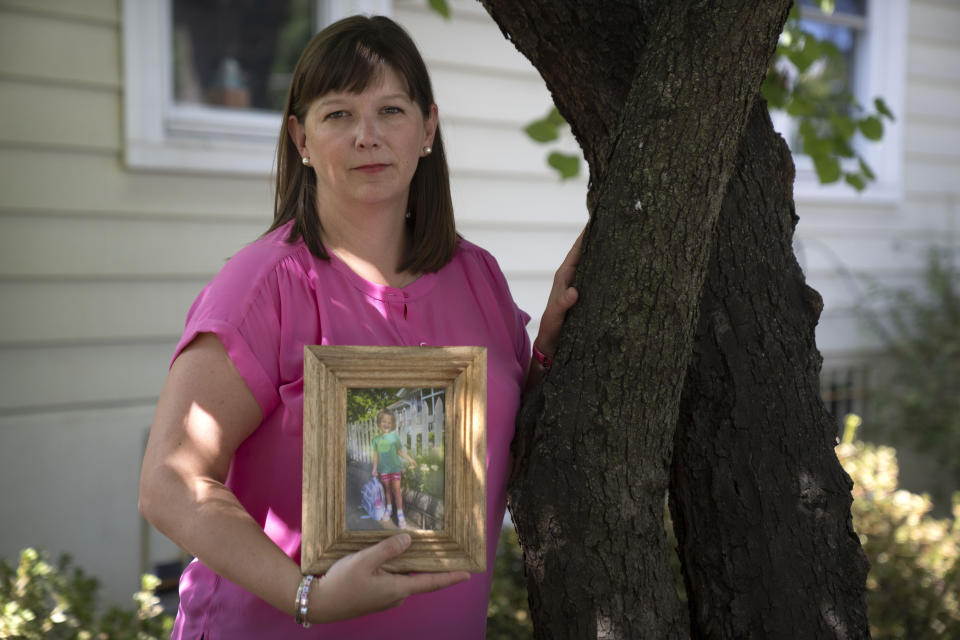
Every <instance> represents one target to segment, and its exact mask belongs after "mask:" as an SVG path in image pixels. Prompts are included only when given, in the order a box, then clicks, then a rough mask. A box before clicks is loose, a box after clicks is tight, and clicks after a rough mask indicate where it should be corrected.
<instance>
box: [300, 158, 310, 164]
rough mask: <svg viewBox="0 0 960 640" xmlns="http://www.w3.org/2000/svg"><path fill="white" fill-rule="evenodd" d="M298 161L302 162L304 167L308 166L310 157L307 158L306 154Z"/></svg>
mask: <svg viewBox="0 0 960 640" xmlns="http://www.w3.org/2000/svg"><path fill="white" fill-rule="evenodd" d="M300 161H301V162H302V163H303V166H305V167H309V166H310V158H308V157H307V156H303V157H302V158H300Z"/></svg>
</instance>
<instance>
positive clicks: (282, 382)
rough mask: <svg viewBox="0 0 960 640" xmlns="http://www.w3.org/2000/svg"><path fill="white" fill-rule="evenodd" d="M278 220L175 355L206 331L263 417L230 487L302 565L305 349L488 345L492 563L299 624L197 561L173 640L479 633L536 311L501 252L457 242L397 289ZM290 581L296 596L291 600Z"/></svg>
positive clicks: (194, 319) (197, 309)
mask: <svg viewBox="0 0 960 640" xmlns="http://www.w3.org/2000/svg"><path fill="white" fill-rule="evenodd" d="M289 229H290V227H289V225H286V226H283V227H281V228H279V229H277V230H275V231H273V232H271V233H269V234H267V235H265V236H264V237H262V238H260V239H259V240H257V241H255V242H253V243H252V244H250V245H248V246H247V247H245V248H243V249H242V250H240V251H239V252H238V253H237V254H236V255H235V256H233V257H232V258H231V259H230V260H229V261H228V262H227V264H226V265H225V266H224V267H223V269H222V270H221V271H220V273H219V274H217V276H216V277H215V278H214V279H213V280H212V281H211V282H210V283H209V284H208V285H207V286H206V288H204V290H203V291H202V292H201V293H200V295H199V296H198V297H197V299H196V301H195V302H194V304H193V306H192V307H191V309H190V312H189V314H188V316H187V323H186V329H185V331H184V333H183V337H182V338H181V339H180V342H179V344H178V345H177V349H176V352H175V354H174V358H176V356H177V355H178V354H179V353H180V352H181V350H183V348H184V347H186V346H187V345H188V344H189V343H190V342H191V341H192V340H193V339H194V338H195V337H196V336H197V334H198V333H201V332H213V333H215V334H216V335H217V336H218V337H219V338H220V341H221V342H222V343H223V345H224V347H225V348H226V350H227V353H228V354H229V355H230V358H231V359H232V360H233V363H234V364H235V365H236V367H237V370H238V371H239V372H240V374H241V376H242V377H243V379H244V381H245V382H246V384H247V386H248V387H249V388H250V390H251V391H252V392H253V395H254V396H255V397H256V399H257V402H258V403H259V404H260V408H261V409H262V410H263V415H264V420H263V422H262V423H261V424H260V426H259V427H258V428H257V430H256V431H255V432H254V433H253V434H252V435H251V436H250V437H249V438H248V439H247V440H246V441H244V442H243V444H241V445H240V447H239V448H238V449H237V452H236V454H235V456H234V458H233V461H232V462H231V465H230V471H229V473H228V476H227V481H226V484H227V486H228V487H229V488H230V489H231V490H232V491H233V492H234V493H235V494H236V496H237V498H238V499H239V500H240V502H241V504H243V506H244V507H245V508H246V509H247V511H248V512H249V513H250V515H251V516H253V518H254V519H255V520H256V521H257V522H258V523H259V524H260V525H261V526H262V527H263V529H264V531H265V532H266V534H267V535H268V536H269V537H270V538H271V539H272V540H273V541H274V542H275V543H276V544H277V545H278V546H280V548H282V549H283V550H284V551H285V552H286V553H287V554H288V555H289V556H290V557H291V558H293V560H294V561H295V562H297V563H298V564H299V562H300V516H301V503H300V500H301V456H302V441H301V435H302V429H303V424H302V406H303V346H304V345H308V344H330V345H473V346H485V347H486V348H487V391H488V393H487V573H486V574H473V575H472V576H471V578H470V580H468V581H466V582H463V583H460V584H458V585H455V586H453V587H450V588H448V589H444V590H441V591H437V592H434V593H428V594H420V595H416V596H411V597H410V598H408V599H407V600H406V602H404V604H403V605H401V606H400V607H397V608H395V609H391V610H389V611H384V612H381V613H376V614H371V615H368V616H364V617H362V618H356V619H353V620H347V621H344V622H338V623H333V624H329V625H313V626H312V627H310V628H309V629H306V630H305V629H303V628H301V627H300V626H299V625H297V624H296V623H295V622H294V620H293V617H292V616H291V615H290V614H288V613H285V612H281V611H279V610H277V609H275V608H274V607H272V606H270V605H269V604H267V603H266V602H264V601H263V600H261V599H259V598H257V597H256V596H254V595H253V594H251V593H249V592H248V591H246V590H244V589H242V588H240V587H238V586H237V585H235V584H233V583H231V582H230V581H228V580H226V579H224V578H221V577H220V576H218V575H216V574H215V573H214V572H213V571H211V570H210V569H208V568H207V567H206V566H205V565H203V564H202V563H201V562H199V561H198V560H194V561H193V562H192V563H190V565H189V566H188V567H187V568H186V570H184V572H183V575H182V576H181V578H180V610H179V613H178V615H177V620H176V624H175V626H174V631H173V636H172V637H173V638H176V639H180V638H185V639H189V640H194V639H197V638H200V637H201V635H202V636H203V637H204V638H206V640H220V639H221V638H231V639H242V638H336V639H338V640H349V639H354V638H357V639H361V638H378V639H379V638H393V639H395V640H401V639H403V638H417V639H418V640H423V639H424V638H483V637H484V632H485V629H486V617H487V602H488V600H489V592H490V581H491V574H492V571H493V564H494V555H495V551H496V544H497V538H498V537H499V534H500V528H501V526H502V522H503V514H504V510H505V508H506V481H507V473H508V471H509V466H510V455H509V447H510V441H511V439H512V438H513V431H514V419H515V417H516V413H517V409H518V407H519V403H520V393H521V391H522V388H523V383H524V377H525V373H526V366H527V363H528V362H529V358H530V343H529V338H528V336H527V333H526V330H525V328H524V327H525V326H526V323H527V322H528V321H529V316H528V315H527V314H526V313H524V312H523V311H521V310H520V309H519V308H518V307H517V306H516V304H515V303H514V301H513V299H512V298H511V296H510V291H509V289H508V287H507V282H506V280H505V279H504V277H503V274H502V273H501V271H500V268H499V267H498V266H497V263H496V261H495V260H494V259H493V257H492V256H491V255H490V254H489V253H487V252H486V251H484V250H483V249H480V248H478V247H476V246H474V245H472V244H470V243H469V242H466V241H464V240H461V241H460V242H459V245H458V247H457V250H456V252H455V254H454V256H453V259H452V260H451V261H450V262H449V263H448V264H447V265H446V266H445V267H443V268H442V269H441V270H440V271H438V272H437V273H428V274H424V275H422V276H421V277H420V278H419V279H418V280H417V281H416V282H414V283H413V284H411V285H409V286H407V287H405V288H403V289H396V288H393V287H388V286H381V285H376V284H372V283H370V282H368V281H366V280H364V279H363V278H361V277H360V276H358V275H357V274H356V273H354V272H353V271H351V270H350V269H349V268H348V267H347V266H346V264H344V263H343V262H342V261H341V260H340V259H338V258H337V257H336V256H331V258H330V261H329V262H327V261H323V260H319V259H317V258H315V257H314V256H313V255H312V254H311V253H310V251H309V250H308V249H307V248H306V246H305V245H304V244H303V242H302V241H298V242H296V243H293V244H290V243H288V242H286V238H287V236H288V235H289ZM293 595H294V594H293V592H292V585H291V599H292V598H293Z"/></svg>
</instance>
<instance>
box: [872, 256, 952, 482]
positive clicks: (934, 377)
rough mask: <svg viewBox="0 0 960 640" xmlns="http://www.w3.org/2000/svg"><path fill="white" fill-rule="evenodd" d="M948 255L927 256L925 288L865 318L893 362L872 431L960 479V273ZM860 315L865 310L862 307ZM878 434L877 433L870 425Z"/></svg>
mask: <svg viewBox="0 0 960 640" xmlns="http://www.w3.org/2000/svg"><path fill="white" fill-rule="evenodd" d="M956 262H957V257H956V254H955V253H954V252H951V251H949V250H946V249H930V252H929V254H928V257H927V265H926V269H925V270H924V275H923V286H922V287H921V288H919V289H918V290H917V291H914V290H911V289H902V290H891V289H885V288H883V287H879V286H875V287H873V291H872V292H871V297H872V298H880V299H882V300H886V303H887V304H886V306H887V310H886V312H885V313H884V315H883V316H877V315H875V314H873V313H870V312H866V310H865V309H862V311H863V313H864V314H865V318H866V319H867V320H868V321H869V326H870V328H871V329H872V330H873V332H874V333H876V334H877V335H878V336H879V337H880V339H881V341H882V343H883V345H884V348H885V350H886V352H887V354H888V356H889V360H890V364H891V367H890V374H891V375H890V378H889V380H881V381H880V388H879V389H878V393H876V394H875V396H874V397H875V399H876V401H877V408H878V410H879V411H878V412H877V420H875V421H874V422H875V423H876V424H875V426H876V427H878V428H879V429H880V430H881V431H882V432H883V433H884V435H886V436H888V437H890V438H891V439H892V441H893V443H894V444H899V443H903V444H909V445H911V446H912V447H914V448H916V449H917V451H920V452H923V453H927V454H929V455H930V456H931V457H932V458H933V459H934V460H935V461H937V463H938V464H939V465H940V466H941V467H942V468H944V469H949V470H951V471H952V472H953V473H954V474H955V476H956V477H958V478H960V394H958V393H957V389H960V269H958V268H957V266H956ZM861 307H863V305H861ZM872 426H874V425H872Z"/></svg>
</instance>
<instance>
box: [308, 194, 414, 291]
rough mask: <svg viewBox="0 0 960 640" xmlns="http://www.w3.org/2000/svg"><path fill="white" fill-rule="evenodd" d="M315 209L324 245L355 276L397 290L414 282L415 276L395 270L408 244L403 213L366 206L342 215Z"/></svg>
mask: <svg viewBox="0 0 960 640" xmlns="http://www.w3.org/2000/svg"><path fill="white" fill-rule="evenodd" d="M318 208H319V211H320V224H321V229H322V231H321V235H322V238H323V243H324V246H325V247H326V248H327V250H328V251H332V252H333V253H335V254H336V255H337V257H338V258H340V259H341V260H343V262H344V263H346V265H347V266H348V267H350V269H351V270H352V271H353V272H355V273H356V274H357V275H359V276H360V277H362V278H364V279H365V280H368V281H370V282H373V283H375V284H380V285H389V286H392V287H397V288H402V287H405V286H407V285H408V284H410V283H411V282H413V281H414V280H416V279H417V277H418V275H419V274H412V273H409V272H406V271H397V266H398V265H399V264H400V262H401V261H402V259H403V257H404V256H405V255H406V253H407V250H408V248H409V242H410V239H409V234H408V231H407V224H406V218H405V211H403V210H397V209H396V208H395V207H393V208H389V209H388V208H383V207H373V206H368V207H353V208H351V211H350V214H348V215H342V214H337V213H334V212H332V211H331V209H330V208H329V207H328V208H324V206H323V204H321V205H320V207H318ZM325 211H326V212H330V213H325Z"/></svg>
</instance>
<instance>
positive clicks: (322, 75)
mask: <svg viewBox="0 0 960 640" xmlns="http://www.w3.org/2000/svg"><path fill="white" fill-rule="evenodd" d="M350 35H354V36H355V37H353V38H349V39H350V40H353V42H349V41H348V42H337V41H336V40H337V39H331V41H330V42H329V43H327V44H328V46H327V47H325V49H326V50H325V51H322V52H320V55H321V60H323V63H322V64H318V65H315V66H313V68H312V69H310V70H309V71H307V72H306V73H304V74H303V76H302V79H303V82H302V86H301V87H299V91H298V93H299V94H300V95H299V96H298V97H297V102H299V103H301V104H304V103H310V102H312V101H313V100H314V99H315V98H318V97H319V96H322V95H324V94H327V93H330V92H331V91H338V92H347V93H362V92H363V91H365V90H366V89H367V88H369V87H371V86H376V85H377V84H379V83H380V82H381V81H382V80H383V77H384V73H385V72H386V70H387V69H388V68H390V69H393V70H394V71H395V72H396V73H397V75H398V76H400V78H401V79H402V80H403V84H404V85H405V89H406V92H407V95H409V96H410V97H411V98H412V99H413V100H416V99H417V96H415V95H413V92H412V91H411V88H410V80H409V78H407V76H406V74H405V73H404V72H403V70H402V69H399V68H397V67H396V66H395V65H393V64H390V63H389V62H387V61H388V60H390V59H391V58H392V56H391V55H390V53H391V52H390V51H389V50H388V48H387V47H386V46H384V44H385V43H380V42H364V41H363V40H362V39H361V38H359V37H356V35H355V34H350ZM344 39H345V40H346V38H344ZM377 45H380V46H377Z"/></svg>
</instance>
